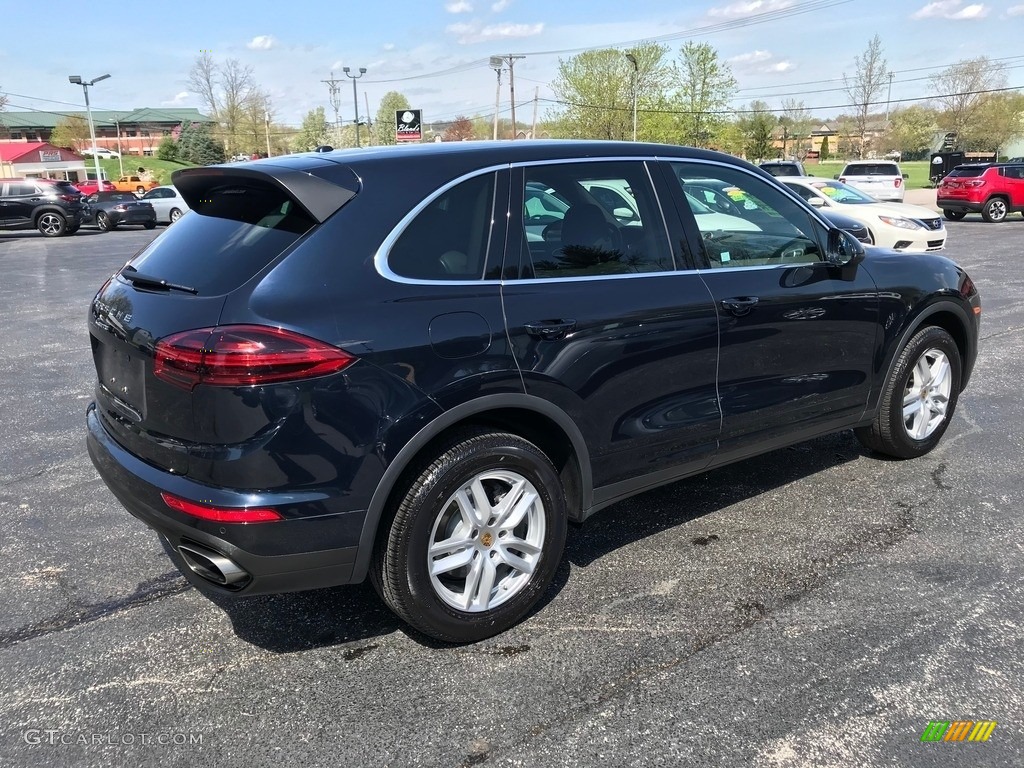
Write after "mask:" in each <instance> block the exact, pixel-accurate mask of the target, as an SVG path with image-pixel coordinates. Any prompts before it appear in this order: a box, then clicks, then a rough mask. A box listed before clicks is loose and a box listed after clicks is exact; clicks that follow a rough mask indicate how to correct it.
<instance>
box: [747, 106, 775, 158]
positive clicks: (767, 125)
mask: <svg viewBox="0 0 1024 768" xmlns="http://www.w3.org/2000/svg"><path fill="white" fill-rule="evenodd" d="M775 124H776V119H775V115H774V114H772V111H771V109H770V108H769V106H768V105H767V104H766V103H765V102H763V101H759V100H758V101H752V102H750V106H749V107H747V109H746V110H744V114H743V116H742V117H741V118H740V119H739V121H738V125H739V127H740V130H741V131H742V132H743V135H744V137H745V139H746V141H745V143H744V145H743V150H744V152H746V155H747V159H748V160H750V162H752V163H756V162H757V161H758V160H764V159H766V158H769V157H774V156H775V149H774V147H773V146H772V145H773V141H772V133H773V131H774V129H775Z"/></svg>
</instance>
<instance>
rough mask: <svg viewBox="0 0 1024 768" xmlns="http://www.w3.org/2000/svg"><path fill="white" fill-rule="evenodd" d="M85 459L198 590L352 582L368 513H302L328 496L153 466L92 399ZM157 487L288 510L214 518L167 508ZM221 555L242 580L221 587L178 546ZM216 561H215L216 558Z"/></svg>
mask: <svg viewBox="0 0 1024 768" xmlns="http://www.w3.org/2000/svg"><path fill="white" fill-rule="evenodd" d="M86 425H87V445H88V449H89V457H90V458H91V459H92V463H93V464H94V465H95V467H96V470H97V471H98V472H99V474H100V477H101V478H102V479H103V482H104V483H106V484H107V487H108V488H110V490H111V491H112V492H113V494H114V495H115V496H116V497H117V499H118V501H120V502H121V503H122V504H123V505H124V507H125V508H126V509H127V510H128V511H129V512H130V513H131V514H132V515H134V516H135V517H137V518H139V519H140V520H142V522H144V523H145V524H146V525H148V526H149V527H150V528H152V529H153V530H155V531H156V532H157V533H159V534H160V535H161V536H162V537H163V538H164V539H165V540H166V541H167V542H168V544H169V545H170V547H171V548H172V549H173V550H174V554H173V555H172V559H173V560H174V563H175V565H177V566H178V568H179V569H180V570H181V571H182V573H183V574H184V575H185V577H186V578H187V579H188V580H189V581H190V582H192V583H193V584H194V585H196V586H197V587H200V588H202V589H204V590H206V591H213V592H217V593H220V594H235V595H254V594H265V593H272V592H294V591H299V590H305V589H315V588H318V587H329V586H336V585H339V584H347V583H350V581H351V579H352V571H353V564H354V563H355V560H356V553H357V551H358V546H357V544H358V541H359V535H360V533H361V531H362V526H363V521H364V518H365V510H358V511H353V512H347V513H342V514H329V515H319V516H312V517H311V516H301V512H302V510H303V508H305V507H309V506H314V505H318V504H319V503H320V502H319V501H318V500H317V499H318V497H319V499H320V500H321V501H322V499H323V497H324V496H326V495H327V494H318V493H302V494H296V493H291V494H253V493H249V492H241V491H232V490H230V489H223V488H211V487H210V486H205V485H201V484H199V483H195V482H193V481H191V480H189V479H187V478H184V477H181V476H179V475H173V474H171V473H169V472H166V471H164V470H161V469H158V468H156V467H153V466H151V465H149V464H147V463H145V462H143V461H142V460H140V459H138V458H137V457H135V456H134V455H133V454H131V453H129V452H128V451H126V450H125V449H124V448H122V447H121V446H120V445H119V444H118V443H117V442H116V441H115V440H114V439H113V437H111V435H110V433H109V432H107V430H106V428H105V427H104V426H103V423H102V421H101V420H100V417H99V415H98V413H97V412H96V407H95V404H90V406H89V408H88V410H87V411H86ZM161 492H167V493H172V494H174V495H175V496H179V497H182V498H185V499H189V500H193V501H197V502H203V501H206V502H208V503H213V504H216V505H222V506H238V507H242V506H274V507H276V508H278V509H279V510H281V511H282V514H286V515H287V517H286V519H284V520H280V521H277V522H270V523H252V524H240V523H218V522H213V521H208V520H200V519H198V518H192V517H190V516H188V515H185V514H183V513H179V512H177V511H175V510H172V509H170V508H169V507H167V506H166V505H165V504H164V502H163V500H162V499H161V497H160V494H161ZM183 545H184V547H185V549H186V552H187V551H188V550H191V551H192V555H191V561H192V562H193V564H195V563H196V557H195V552H199V553H200V554H202V555H205V556H206V557H207V558H209V556H210V555H213V556H219V557H222V558H226V560H227V561H228V562H229V563H230V564H234V565H236V566H237V567H238V568H239V569H241V571H243V572H244V578H242V577H238V578H237V579H236V580H235V581H233V582H230V583H226V584H219V583H217V581H214V580H211V579H210V578H209V573H207V574H206V576H204V575H202V570H203V569H201V568H200V569H196V568H195V567H194V566H193V567H190V566H189V565H188V563H187V562H186V560H185V559H184V558H183V557H182V552H181V548H182V546H183ZM218 562H219V561H218Z"/></svg>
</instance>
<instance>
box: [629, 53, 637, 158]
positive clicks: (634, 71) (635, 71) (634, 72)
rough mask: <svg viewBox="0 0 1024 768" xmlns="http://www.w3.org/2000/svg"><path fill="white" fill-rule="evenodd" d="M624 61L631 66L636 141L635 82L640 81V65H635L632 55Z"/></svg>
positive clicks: (635, 61)
mask: <svg viewBox="0 0 1024 768" xmlns="http://www.w3.org/2000/svg"><path fill="white" fill-rule="evenodd" d="M626 61H628V62H629V63H630V64H632V65H633V83H632V85H633V87H632V89H631V90H632V91H633V141H636V87H637V81H638V80H639V79H640V65H639V64H638V63H637V60H636V56H635V55H633V54H632V53H627V54H626Z"/></svg>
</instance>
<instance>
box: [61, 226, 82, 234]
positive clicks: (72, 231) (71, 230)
mask: <svg viewBox="0 0 1024 768" xmlns="http://www.w3.org/2000/svg"><path fill="white" fill-rule="evenodd" d="M81 226H82V225H81V224H69V225H68V228H67V229H65V230H64V234H65V235H73V234H75V232H77V231H78V229H79V227H81Z"/></svg>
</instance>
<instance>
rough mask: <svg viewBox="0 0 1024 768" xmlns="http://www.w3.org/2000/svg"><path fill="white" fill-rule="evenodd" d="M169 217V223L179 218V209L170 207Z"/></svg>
mask: <svg viewBox="0 0 1024 768" xmlns="http://www.w3.org/2000/svg"><path fill="white" fill-rule="evenodd" d="M169 218H170V220H171V224H173V223H174V222H176V221H177V220H178V219H180V218H181V211H179V210H178V209H177V208H171V213H170V216H169Z"/></svg>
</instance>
